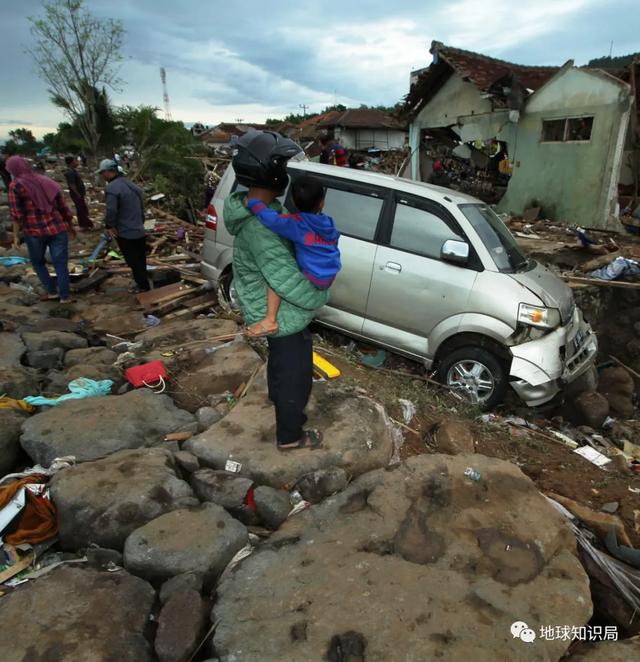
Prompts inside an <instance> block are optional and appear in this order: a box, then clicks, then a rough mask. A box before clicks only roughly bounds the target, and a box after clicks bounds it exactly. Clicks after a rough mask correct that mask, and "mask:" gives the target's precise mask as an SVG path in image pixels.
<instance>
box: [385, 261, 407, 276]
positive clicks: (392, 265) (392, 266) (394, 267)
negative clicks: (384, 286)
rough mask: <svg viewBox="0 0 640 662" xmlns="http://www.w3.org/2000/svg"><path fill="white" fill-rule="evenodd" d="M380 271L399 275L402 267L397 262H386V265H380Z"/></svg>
mask: <svg viewBox="0 0 640 662" xmlns="http://www.w3.org/2000/svg"><path fill="white" fill-rule="evenodd" d="M380 269H381V270H384V271H393V272H394V273H397V274H399V273H400V272H401V271H402V265H401V264H398V263H397V262H387V264H385V265H384V267H383V266H382V265H380Z"/></svg>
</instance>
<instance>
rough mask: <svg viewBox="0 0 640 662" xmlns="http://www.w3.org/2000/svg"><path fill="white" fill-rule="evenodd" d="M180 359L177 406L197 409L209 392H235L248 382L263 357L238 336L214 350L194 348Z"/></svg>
mask: <svg viewBox="0 0 640 662" xmlns="http://www.w3.org/2000/svg"><path fill="white" fill-rule="evenodd" d="M180 363H182V364H183V365H182V366H181V365H180ZM180 363H179V364H178V376H177V379H176V386H177V387H176V389H175V391H174V392H173V398H174V400H175V401H176V403H177V404H178V406H180V407H183V408H184V409H187V410H188V411H192V412H194V413H195V412H196V411H198V409H200V408H201V407H202V406H203V405H205V404H206V403H208V402H209V398H210V396H212V395H216V394H222V393H225V392H227V391H229V392H231V393H234V392H235V391H236V390H237V389H238V387H239V386H241V385H242V384H243V383H245V384H246V383H247V381H248V380H249V379H250V377H251V375H252V374H253V373H254V371H255V370H256V369H257V368H258V367H259V366H260V365H261V364H262V359H261V358H260V357H259V356H258V355H257V354H256V352H255V351H254V350H253V349H252V348H251V346H250V345H249V344H248V343H247V342H246V341H244V340H239V341H236V342H233V343H231V344H230V345H229V346H227V347H223V348H222V349H219V350H218V351H216V352H213V353H207V352H206V350H204V349H201V350H193V351H191V352H190V353H189V356H188V357H185V358H184V360H182V361H181V362H180Z"/></svg>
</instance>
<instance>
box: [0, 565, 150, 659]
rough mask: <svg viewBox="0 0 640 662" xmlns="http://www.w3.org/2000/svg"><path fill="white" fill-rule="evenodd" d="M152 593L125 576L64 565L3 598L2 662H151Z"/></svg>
mask: <svg viewBox="0 0 640 662" xmlns="http://www.w3.org/2000/svg"><path fill="white" fill-rule="evenodd" d="M154 600H155V593H154V591H153V588H152V587H151V586H150V585H149V584H148V583H147V582H145V581H144V580H142V579H139V578H138V577H132V576H131V575H129V574H128V573H126V572H125V571H123V570H121V571H119V572H113V573H111V572H100V571H97V570H93V569H90V568H78V567H70V566H63V567H60V568H56V569H55V570H53V571H52V572H51V573H49V574H48V575H46V576H45V577H42V578H41V579H38V580H37V581H32V582H28V583H27V584H23V585H22V586H19V587H18V588H17V589H16V590H14V591H12V592H11V593H9V594H8V595H5V596H4V597H3V599H2V628H0V659H2V661H3V662H25V661H26V660H33V661H35V660H42V661H44V660H51V662H54V660H55V661H58V660H60V661H62V660H64V662H88V661H91V662H107V660H116V659H117V660H119V661H120V662H146V661H149V662H151V660H153V659H154V656H153V654H152V650H151V646H150V645H149V642H148V641H147V640H146V638H145V629H146V628H147V625H148V622H149V617H150V615H151V609H152V607H153V603H154Z"/></svg>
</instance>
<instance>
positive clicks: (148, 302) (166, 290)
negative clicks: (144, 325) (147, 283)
mask: <svg viewBox="0 0 640 662" xmlns="http://www.w3.org/2000/svg"><path fill="white" fill-rule="evenodd" d="M197 291H198V288H196V287H191V285H186V284H185V283H183V282H179V283H171V285H165V286H164V287H158V288H156V289H155V290H149V291H148V292H140V294H136V299H137V300H138V302H139V303H140V305H141V306H142V307H143V308H152V307H153V306H157V305H158V304H160V303H164V302H165V301H172V300H173V299H178V298H180V297H183V296H186V295H188V294H190V293H192V292H197Z"/></svg>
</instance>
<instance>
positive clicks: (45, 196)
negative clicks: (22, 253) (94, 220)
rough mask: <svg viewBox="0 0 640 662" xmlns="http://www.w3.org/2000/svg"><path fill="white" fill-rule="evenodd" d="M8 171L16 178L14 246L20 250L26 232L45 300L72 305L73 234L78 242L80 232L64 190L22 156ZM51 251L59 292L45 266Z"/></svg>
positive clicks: (13, 191)
mask: <svg viewBox="0 0 640 662" xmlns="http://www.w3.org/2000/svg"><path fill="white" fill-rule="evenodd" d="M6 168H7V170H8V171H9V173H10V174H11V176H12V177H13V181H12V182H11V184H9V209H10V212H11V219H12V220H13V245H14V246H15V247H17V246H18V241H19V239H18V236H19V231H20V229H22V234H23V235H24V240H25V242H26V244H27V248H28V250H29V257H30V258H31V264H32V265H33V268H34V269H35V272H36V274H38V278H39V279H40V282H41V283H42V286H43V287H44V289H45V294H44V295H43V296H42V300H43V301H50V300H55V299H58V297H59V298H60V303H70V302H71V298H70V293H69V265H68V259H69V234H71V236H72V237H74V238H75V236H76V231H75V229H74V227H73V226H72V225H71V220H72V219H73V214H72V213H71V211H69V207H67V204H66V203H65V201H64V195H63V193H62V189H61V188H60V186H59V185H58V184H57V183H56V182H54V181H53V179H51V178H49V177H45V176H44V175H37V174H36V173H34V172H33V171H32V170H31V167H30V165H29V162H28V161H27V160H26V159H23V158H22V157H21V156H12V157H11V158H9V159H7V163H6ZM47 248H48V249H49V252H50V253H51V261H52V262H53V267H54V269H55V270H56V275H57V277H58V287H57V290H56V286H55V284H54V282H53V280H52V278H51V276H50V275H49V270H48V269H47V265H46V263H45V257H44V256H45V253H46V250H47Z"/></svg>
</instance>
